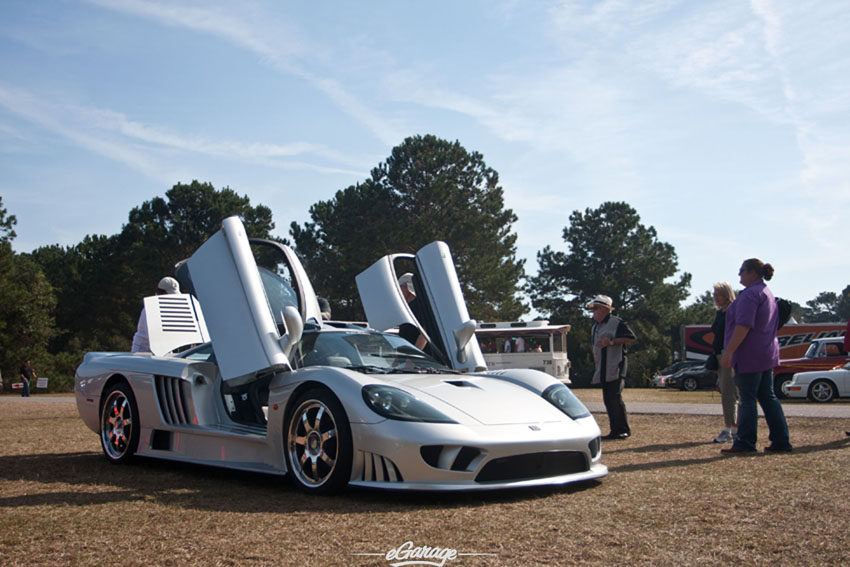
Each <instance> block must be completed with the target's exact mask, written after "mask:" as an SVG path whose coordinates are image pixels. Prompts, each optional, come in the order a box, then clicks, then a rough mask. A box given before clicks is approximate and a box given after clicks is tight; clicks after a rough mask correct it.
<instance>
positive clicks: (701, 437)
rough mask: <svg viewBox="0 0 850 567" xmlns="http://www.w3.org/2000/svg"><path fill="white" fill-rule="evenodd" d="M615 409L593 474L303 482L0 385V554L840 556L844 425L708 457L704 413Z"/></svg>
mask: <svg viewBox="0 0 850 567" xmlns="http://www.w3.org/2000/svg"><path fill="white" fill-rule="evenodd" d="M627 399H632V398H627ZM597 418H598V419H599V421H600V422H605V421H606V417H605V416H604V415H599V416H597ZM631 419H632V424H633V429H634V431H635V433H636V434H635V436H634V437H632V438H631V439H629V440H626V441H620V442H610V443H606V444H605V446H604V447H603V451H604V457H603V459H604V462H605V463H606V464H607V465H608V467H609V468H610V471H611V473H610V475H609V476H608V477H606V478H605V479H603V480H601V481H598V482H590V483H585V484H582V485H578V486H569V487H565V488H555V489H546V490H525V491H513V492H507V493H504V492H499V493H468V494H408V493H390V492H372V491H363V490H353V491H349V492H347V493H346V494H344V495H342V496H337V497H333V498H318V497H307V496H304V495H302V494H300V493H298V492H296V491H295V490H294V489H293V487H292V486H291V485H290V484H289V482H288V481H287V480H286V479H283V478H278V477H270V476H264V475H257V474H245V473H239V472H230V471H223V470H218V469H211V468H204V467H196V466H188V465H183V464H175V463H168V462H159V461H152V460H141V461H139V462H137V464H134V465H132V466H122V467H117V466H112V465H110V464H108V463H107V462H106V461H105V460H104V458H103V457H102V456H101V454H100V446H99V444H98V440H97V436H96V435H95V434H93V433H92V432H91V431H89V430H88V429H86V428H85V427H84V425H83V424H82V422H81V421H80V420H79V418H78V417H77V413H76V408H75V406H74V404H73V403H48V402H38V401H33V402H31V403H13V402H9V401H5V400H3V399H2V398H0V509H1V510H0V564H2V565H3V566H4V567H5V566H12V565H28V566H29V565H38V566H50V567H55V566H65V565H72V566H100V565H103V566H106V565H115V564H120V565H122V566H141V565H144V566H147V565H156V566H175V567H176V566H184V565H185V566H288V565H299V566H325V565H328V566H337V565H339V566H343V565H344V566H354V567H358V566H381V567H384V566H388V565H390V563H391V562H390V561H388V560H387V559H386V558H385V557H384V556H383V554H385V553H386V552H387V551H389V550H390V549H393V548H396V547H398V546H400V545H402V544H403V543H405V542H407V541H412V542H413V543H414V545H415V546H425V545H427V546H432V547H434V546H436V547H443V548H453V549H455V550H456V551H457V552H458V553H459V554H464V555H459V556H458V557H457V558H456V559H455V560H453V561H448V562H447V563H446V564H447V565H451V566H452V567H455V566H457V567H465V566H466V567H475V566H530V565H558V566H562V565H600V566H601V565H605V566H610V565H669V566H698V565H724V566H728V565H769V566H771V567H775V566H784V565H788V566H798V565H836V566H837V565H847V564H850V536H848V534H850V513H848V511H850V507H848V503H847V493H848V488H850V475H848V471H850V438H848V437H845V435H844V430H845V429H848V428H850V423H845V422H844V421H842V420H834V419H809V418H806V419H803V418H791V419H789V424H790V428H791V432H792V441H793V442H794V444H795V446H796V451H795V452H794V453H793V454H790V455H765V454H759V455H757V456H751V457H737V458H735V457H733V458H729V457H725V458H724V457H721V456H720V454H719V448H720V447H719V446H718V445H715V444H713V443H710V442H706V441H708V440H710V439H711V438H712V437H713V436H714V435H715V434H716V433H717V430H718V422H717V418H716V417H700V416H670V415H634V416H632V418H631ZM761 425H762V426H763V425H764V422H763V421H762V422H761ZM359 554H374V555H359ZM465 554H486V555H465Z"/></svg>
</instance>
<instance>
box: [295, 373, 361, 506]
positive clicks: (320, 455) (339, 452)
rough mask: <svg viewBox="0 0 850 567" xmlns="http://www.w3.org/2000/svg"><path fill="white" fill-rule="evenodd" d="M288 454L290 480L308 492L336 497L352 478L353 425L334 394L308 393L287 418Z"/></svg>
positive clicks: (320, 390)
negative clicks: (334, 495) (335, 494)
mask: <svg viewBox="0 0 850 567" xmlns="http://www.w3.org/2000/svg"><path fill="white" fill-rule="evenodd" d="M285 427H286V430H285V432H284V433H285V435H284V453H285V454H286V465H287V468H288V469H289V477H290V478H291V479H292V481H293V482H294V483H295V485H296V486H297V487H298V488H299V489H300V490H303V491H304V492H308V493H312V494H334V493H336V492H339V491H340V490H342V489H343V488H345V486H346V485H347V484H348V481H349V479H350V478H351V463H352V455H353V449H352V442H351V426H350V424H349V423H348V416H347V415H346V413H345V409H343V407H342V404H341V403H340V402H339V400H338V399H337V398H336V396H334V395H333V394H332V393H331V392H330V391H328V390H325V389H321V388H316V389H312V390H308V391H307V392H304V393H303V394H301V395H300V396H298V399H297V400H296V401H295V403H294V404H292V406H291V410H290V412H289V414H288V416H287V419H286V425H285Z"/></svg>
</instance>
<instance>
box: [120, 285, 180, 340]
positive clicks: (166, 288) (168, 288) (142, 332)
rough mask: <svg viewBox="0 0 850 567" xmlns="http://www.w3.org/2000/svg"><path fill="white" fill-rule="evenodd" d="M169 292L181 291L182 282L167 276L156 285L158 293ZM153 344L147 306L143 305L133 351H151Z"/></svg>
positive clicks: (134, 336) (134, 337)
mask: <svg viewBox="0 0 850 567" xmlns="http://www.w3.org/2000/svg"><path fill="white" fill-rule="evenodd" d="M167 293H180V284H179V283H177V280H175V279H174V278H171V277H168V276H165V277H164V278H162V279H161V280H159V283H158V284H157V286H156V294H157V295H165V294H167ZM150 351H151V344H150V342H148V319H147V316H146V315H145V308H144V307H142V313H141V315H139V324H138V325H137V326H136V334H135V335H133V347H132V348H131V352H150Z"/></svg>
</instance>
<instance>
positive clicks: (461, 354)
mask: <svg viewBox="0 0 850 567" xmlns="http://www.w3.org/2000/svg"><path fill="white" fill-rule="evenodd" d="M475 328H476V324H475V320H473V319H470V320H469V321H467V322H465V323H462V324H461V325H460V326H459V327H458V328H457V329H455V330H454V332H453V334H454V336H455V344H457V361H458V362H461V363H463V362H466V358H467V356H466V345H467V344H469V341H470V340H471V339H472V337H474V336H475Z"/></svg>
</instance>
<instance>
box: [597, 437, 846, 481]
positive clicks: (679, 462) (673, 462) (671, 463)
mask: <svg viewBox="0 0 850 567" xmlns="http://www.w3.org/2000/svg"><path fill="white" fill-rule="evenodd" d="M701 445H706V443H680V444H677V445H647V446H644V447H634V448H628V449H619V450H618V452H626V451H632V452H635V453H641V452H650V451H663V450H665V449H678V448H689V447H696V446H701ZM709 445H712V446H713V447H715V448H716V449H717V450H716V452H712V453H711V455H709V456H707V457H700V458H693V459H670V460H658V461H651V462H648V463H635V464H626V465H620V466H617V467H610V468H609V471H610V472H611V473H612V474H616V473H627V472H634V471H646V470H653V469H666V468H671V467H687V466H691V465H700V464H706V463H711V462H714V461H717V460H719V459H762V458H766V459H781V458H784V457H788V456H793V455H805V454H808V453H818V452H821V451H832V450H835V449H842V448H845V447H850V438H848V437H845V438H843V439H837V440H835V441H830V442H829V443H822V444H820V445H802V446H796V447H794V452H793V453H790V454H771V453H762V452H759V453H751V454H746V455H740V456H735V455H723V454H721V453H720V449H721V448H722V445H718V444H715V443H709ZM608 452H609V453H610V452H611V451H608Z"/></svg>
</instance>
